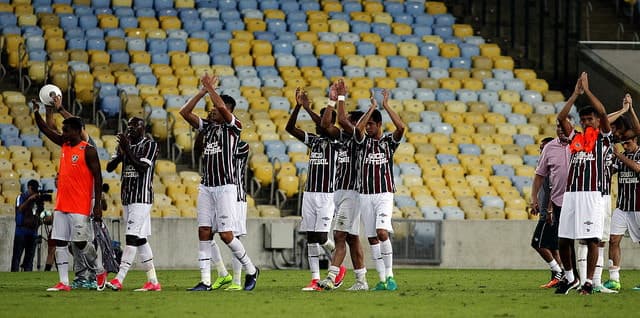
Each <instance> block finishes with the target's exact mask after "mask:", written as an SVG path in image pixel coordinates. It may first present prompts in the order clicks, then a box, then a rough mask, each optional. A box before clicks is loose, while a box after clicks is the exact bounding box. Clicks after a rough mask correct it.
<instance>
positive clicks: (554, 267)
mask: <svg viewBox="0 0 640 318" xmlns="http://www.w3.org/2000/svg"><path fill="white" fill-rule="evenodd" d="M548 264H549V268H550V269H551V270H552V271H554V272H561V271H562V269H561V268H560V265H559V264H558V262H556V260H555V259H553V260H551V262H549V263H548Z"/></svg>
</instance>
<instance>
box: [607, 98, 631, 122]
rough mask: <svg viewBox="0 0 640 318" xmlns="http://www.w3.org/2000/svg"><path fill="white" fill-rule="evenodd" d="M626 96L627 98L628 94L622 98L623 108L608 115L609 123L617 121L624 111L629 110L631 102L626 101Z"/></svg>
mask: <svg viewBox="0 0 640 318" xmlns="http://www.w3.org/2000/svg"><path fill="white" fill-rule="evenodd" d="M627 95H629V94H627ZM626 98H627V96H625V98H624V99H622V108H620V109H618V110H617V111H615V112H613V113H611V114H608V115H607V119H609V123H612V122H614V121H616V119H618V118H620V116H622V115H624V113H626V112H627V111H629V104H628V103H627V102H626Z"/></svg>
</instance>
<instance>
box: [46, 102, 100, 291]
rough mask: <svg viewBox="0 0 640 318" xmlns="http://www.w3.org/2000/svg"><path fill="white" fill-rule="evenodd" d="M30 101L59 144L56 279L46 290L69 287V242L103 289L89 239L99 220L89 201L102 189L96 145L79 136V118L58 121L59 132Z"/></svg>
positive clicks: (50, 136)
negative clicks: (59, 122) (93, 222)
mask: <svg viewBox="0 0 640 318" xmlns="http://www.w3.org/2000/svg"><path fill="white" fill-rule="evenodd" d="M38 108H39V106H38V103H34V114H35V115H34V116H35V120H36V124H37V125H38V128H39V129H40V131H41V132H42V133H43V134H44V135H45V136H47V138H49V139H50V140H51V141H53V142H54V143H55V144H57V145H59V146H61V147H62V151H61V154H60V167H59V168H58V194H57V198H56V205H55V212H54V218H53V233H52V235H51V238H52V239H54V240H56V264H57V266H58V276H59V279H60V281H59V282H58V283H57V284H56V285H55V286H53V287H51V288H49V289H47V291H70V290H71V286H69V272H68V270H69V253H68V248H67V245H68V243H69V242H72V245H73V246H74V248H75V250H77V251H78V253H79V254H82V256H83V257H85V258H86V259H87V261H88V263H89V265H90V266H91V267H92V268H93V269H95V272H96V273H97V274H96V281H97V289H98V290H102V289H104V286H105V283H106V279H107V272H106V271H105V270H104V268H103V267H102V264H100V262H99V261H98V254H97V252H96V249H95V247H94V246H93V244H90V242H91V241H92V240H93V227H92V226H91V221H90V219H89V218H90V216H93V219H94V221H95V222H102V209H101V207H100V204H93V198H99V197H100V195H101V194H100V192H101V189H102V174H101V172H100V160H99V159H98V152H97V151H96V148H95V147H93V146H91V145H89V144H88V143H87V142H86V141H84V140H82V136H81V133H82V119H80V118H78V117H69V118H67V119H65V120H64V121H63V122H62V124H63V126H62V134H60V133H58V132H57V131H55V130H53V129H51V128H50V127H49V126H48V125H47V124H46V122H45V121H44V119H43V118H42V116H41V115H40V112H39V110H38Z"/></svg>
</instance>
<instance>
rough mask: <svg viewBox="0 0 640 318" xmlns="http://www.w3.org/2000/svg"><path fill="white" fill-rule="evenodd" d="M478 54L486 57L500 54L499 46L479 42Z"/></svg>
mask: <svg viewBox="0 0 640 318" xmlns="http://www.w3.org/2000/svg"><path fill="white" fill-rule="evenodd" d="M479 47H480V55H482V56H486V57H494V56H500V47H499V46H498V45H497V44H495V43H484V44H480V45H479Z"/></svg>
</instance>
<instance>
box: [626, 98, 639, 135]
mask: <svg viewBox="0 0 640 318" xmlns="http://www.w3.org/2000/svg"><path fill="white" fill-rule="evenodd" d="M624 103H626V104H628V105H629V110H630V112H631V130H632V131H633V137H635V136H638V135H640V121H638V116H637V115H636V111H635V110H634V109H633V100H632V99H631V95H629V94H626V95H625V96H624Z"/></svg>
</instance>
